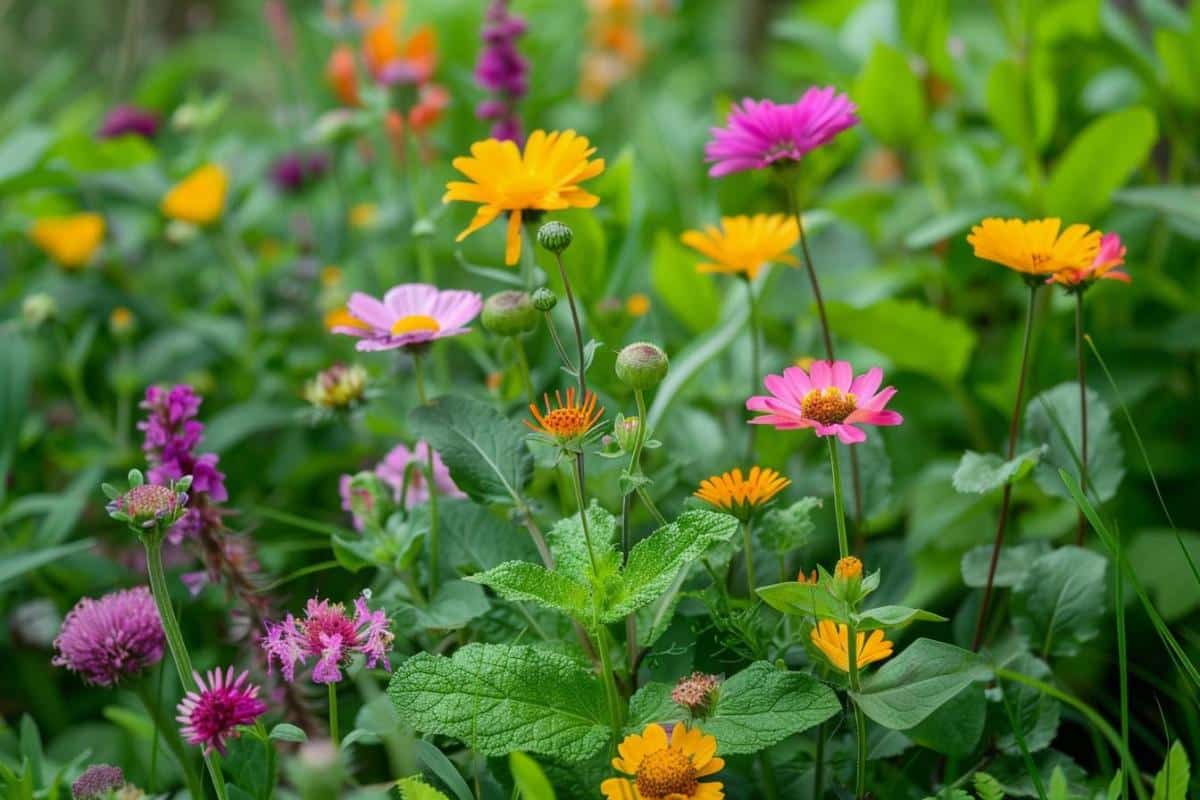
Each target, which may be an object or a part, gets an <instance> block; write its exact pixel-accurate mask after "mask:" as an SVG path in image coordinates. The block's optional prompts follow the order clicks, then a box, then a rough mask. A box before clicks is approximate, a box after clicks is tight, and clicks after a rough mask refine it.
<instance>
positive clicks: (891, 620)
mask: <svg viewBox="0 0 1200 800" xmlns="http://www.w3.org/2000/svg"><path fill="white" fill-rule="evenodd" d="M946 621H947V620H946V618H945V617H943V616H942V615H941V614H934V613H933V612H932V611H925V610H924V609H920V608H909V607H908V606H879V607H877V608H868V609H867V610H865V611H860V612H859V613H858V626H857V627H858V629H859V630H863V631H870V630H875V629H876V628H899V627H900V626H902V625H908V624H909V623H910V622H946Z"/></svg>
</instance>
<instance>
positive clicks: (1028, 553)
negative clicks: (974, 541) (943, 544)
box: [962, 541, 1050, 589]
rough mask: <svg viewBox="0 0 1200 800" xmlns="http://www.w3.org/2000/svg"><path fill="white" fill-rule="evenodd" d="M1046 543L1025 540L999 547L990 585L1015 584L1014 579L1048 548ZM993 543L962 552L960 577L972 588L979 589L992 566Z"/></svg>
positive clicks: (984, 583)
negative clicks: (1023, 542) (1024, 541)
mask: <svg viewBox="0 0 1200 800" xmlns="http://www.w3.org/2000/svg"><path fill="white" fill-rule="evenodd" d="M1049 548H1050V546H1049V545H1048V544H1046V543H1045V542H1040V541H1038V542H1026V543H1025V544H1018V545H1012V546H1009V547H1004V548H1001V549H1000V555H999V557H998V558H997V560H996V574H995V576H994V578H993V579H992V585H993V586H1003V587H1008V586H1016V585H1017V582H1018V581H1020V580H1021V578H1022V577H1024V576H1025V573H1026V572H1028V571H1029V567H1030V566H1032V565H1033V562H1034V561H1036V560H1037V559H1038V558H1040V557H1041V556H1042V555H1043V554H1045V553H1046V552H1047V551H1048V550H1049ZM991 560H992V545H990V544H984V545H980V546H979V547H974V548H972V549H970V550H968V551H967V552H966V553H964V554H963V557H962V578H963V583H964V584H966V585H967V586H969V587H970V588H972V589H982V588H983V587H984V586H986V585H987V574H988V569H989V568H990V566H991Z"/></svg>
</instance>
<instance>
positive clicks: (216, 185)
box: [162, 164, 229, 225]
mask: <svg viewBox="0 0 1200 800" xmlns="http://www.w3.org/2000/svg"><path fill="white" fill-rule="evenodd" d="M228 189H229V176H228V175H227V174H226V172H225V170H224V169H222V168H221V167H220V166H218V165H216V164H205V165H204V166H202V167H200V168H199V169H197V170H195V171H194V172H192V174H190V175H188V176H187V177H186V178H184V179H183V180H181V181H180V182H179V183H177V184H175V185H174V186H172V187H171V190H170V191H168V192H167V193H166V195H164V196H163V199H162V212H163V214H165V215H166V216H168V217H170V218H171V219H176V220H180V221H181V222H190V223H191V224H193V225H208V224H210V223H213V222H216V221H217V220H218V219H220V217H221V214H222V212H224V210H225V192H226V191H227V190H228Z"/></svg>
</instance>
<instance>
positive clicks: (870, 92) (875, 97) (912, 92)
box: [851, 42, 926, 146]
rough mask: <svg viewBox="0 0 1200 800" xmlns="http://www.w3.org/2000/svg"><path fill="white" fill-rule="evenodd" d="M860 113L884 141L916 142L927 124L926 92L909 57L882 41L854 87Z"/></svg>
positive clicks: (893, 142)
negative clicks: (910, 63) (909, 61)
mask: <svg viewBox="0 0 1200 800" xmlns="http://www.w3.org/2000/svg"><path fill="white" fill-rule="evenodd" d="M851 96H852V97H853V98H854V102H855V103H856V104H857V105H858V115H859V117H861V118H862V121H863V124H864V125H866V126H867V129H868V130H869V131H871V133H872V134H874V135H875V136H876V138H878V139H879V140H880V141H882V142H884V143H885V144H889V145H893V146H898V145H907V144H911V143H912V142H914V141H915V140H916V139H917V137H918V136H919V135H920V134H921V131H922V130H923V129H924V128H925V114H926V110H925V92H924V90H923V89H922V87H921V82H920V81H919V80H918V79H917V76H916V75H915V74H914V73H913V70H912V67H911V66H910V65H909V63H908V58H906V57H905V55H904V54H903V53H901V52H900V51H899V50H896V49H893V48H892V47H889V46H888V45H886V44H883V43H882V42H879V43H877V44H876V45H875V49H874V50H872V51H871V57H870V58H869V59H868V60H867V63H866V65H865V66H864V67H863V70H862V72H861V73H859V76H858V79H857V80H856V81H855V82H854V88H853V90H852V91H851Z"/></svg>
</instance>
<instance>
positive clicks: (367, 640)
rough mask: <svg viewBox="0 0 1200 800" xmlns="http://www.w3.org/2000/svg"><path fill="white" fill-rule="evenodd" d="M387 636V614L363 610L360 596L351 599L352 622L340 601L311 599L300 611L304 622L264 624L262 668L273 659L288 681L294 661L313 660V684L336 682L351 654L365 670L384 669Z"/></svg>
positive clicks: (291, 620)
mask: <svg viewBox="0 0 1200 800" xmlns="http://www.w3.org/2000/svg"><path fill="white" fill-rule="evenodd" d="M393 638H394V637H393V636H392V632H391V631H390V630H389V629H388V618H387V614H385V613H384V612H383V611H382V610H380V611H372V610H371V609H370V608H368V607H367V595H366V593H364V594H363V595H362V596H360V597H359V598H358V599H356V600H355V601H354V617H353V618H351V617H350V615H349V614H347V613H346V607H345V606H344V605H342V604H341V603H330V602H329V601H328V600H318V599H317V598H315V597H312V598H309V600H308V604H307V605H306V606H305V608H304V619H302V620H298V619H296V618H295V617H294V616H292V615H291V614H288V615H287V618H286V619H284V620H283V622H279V623H273V622H268V623H267V635H266V638H265V639H263V649H264V650H265V651H266V653H267V665H268V667H270V665H272V664H273V663H274V662H275V661H278V662H279V667H280V670H281V671H282V672H283V677H284V678H285V679H286V680H288V681H292V680H295V677H296V664H297V663H299V664H301V665H307V663H308V659H309V658H315V659H317V663H316V665H315V666H314V667H313V673H312V677H313V681H315V682H316V683H337V682H338V681H340V680H341V679H342V667H344V666H346V665H347V664H349V663H350V659H351V658H352V657H353V656H354V654H355V653H362V654H363V655H364V656H366V659H367V666H368V667H374V666H375V665H376V664H380V663H382V664H383V666H384V667H385V668H386V669H389V670H390V669H391V668H392V665H391V663H390V662H389V661H388V657H387V654H388V648H389V647H391V644H392V639H393Z"/></svg>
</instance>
